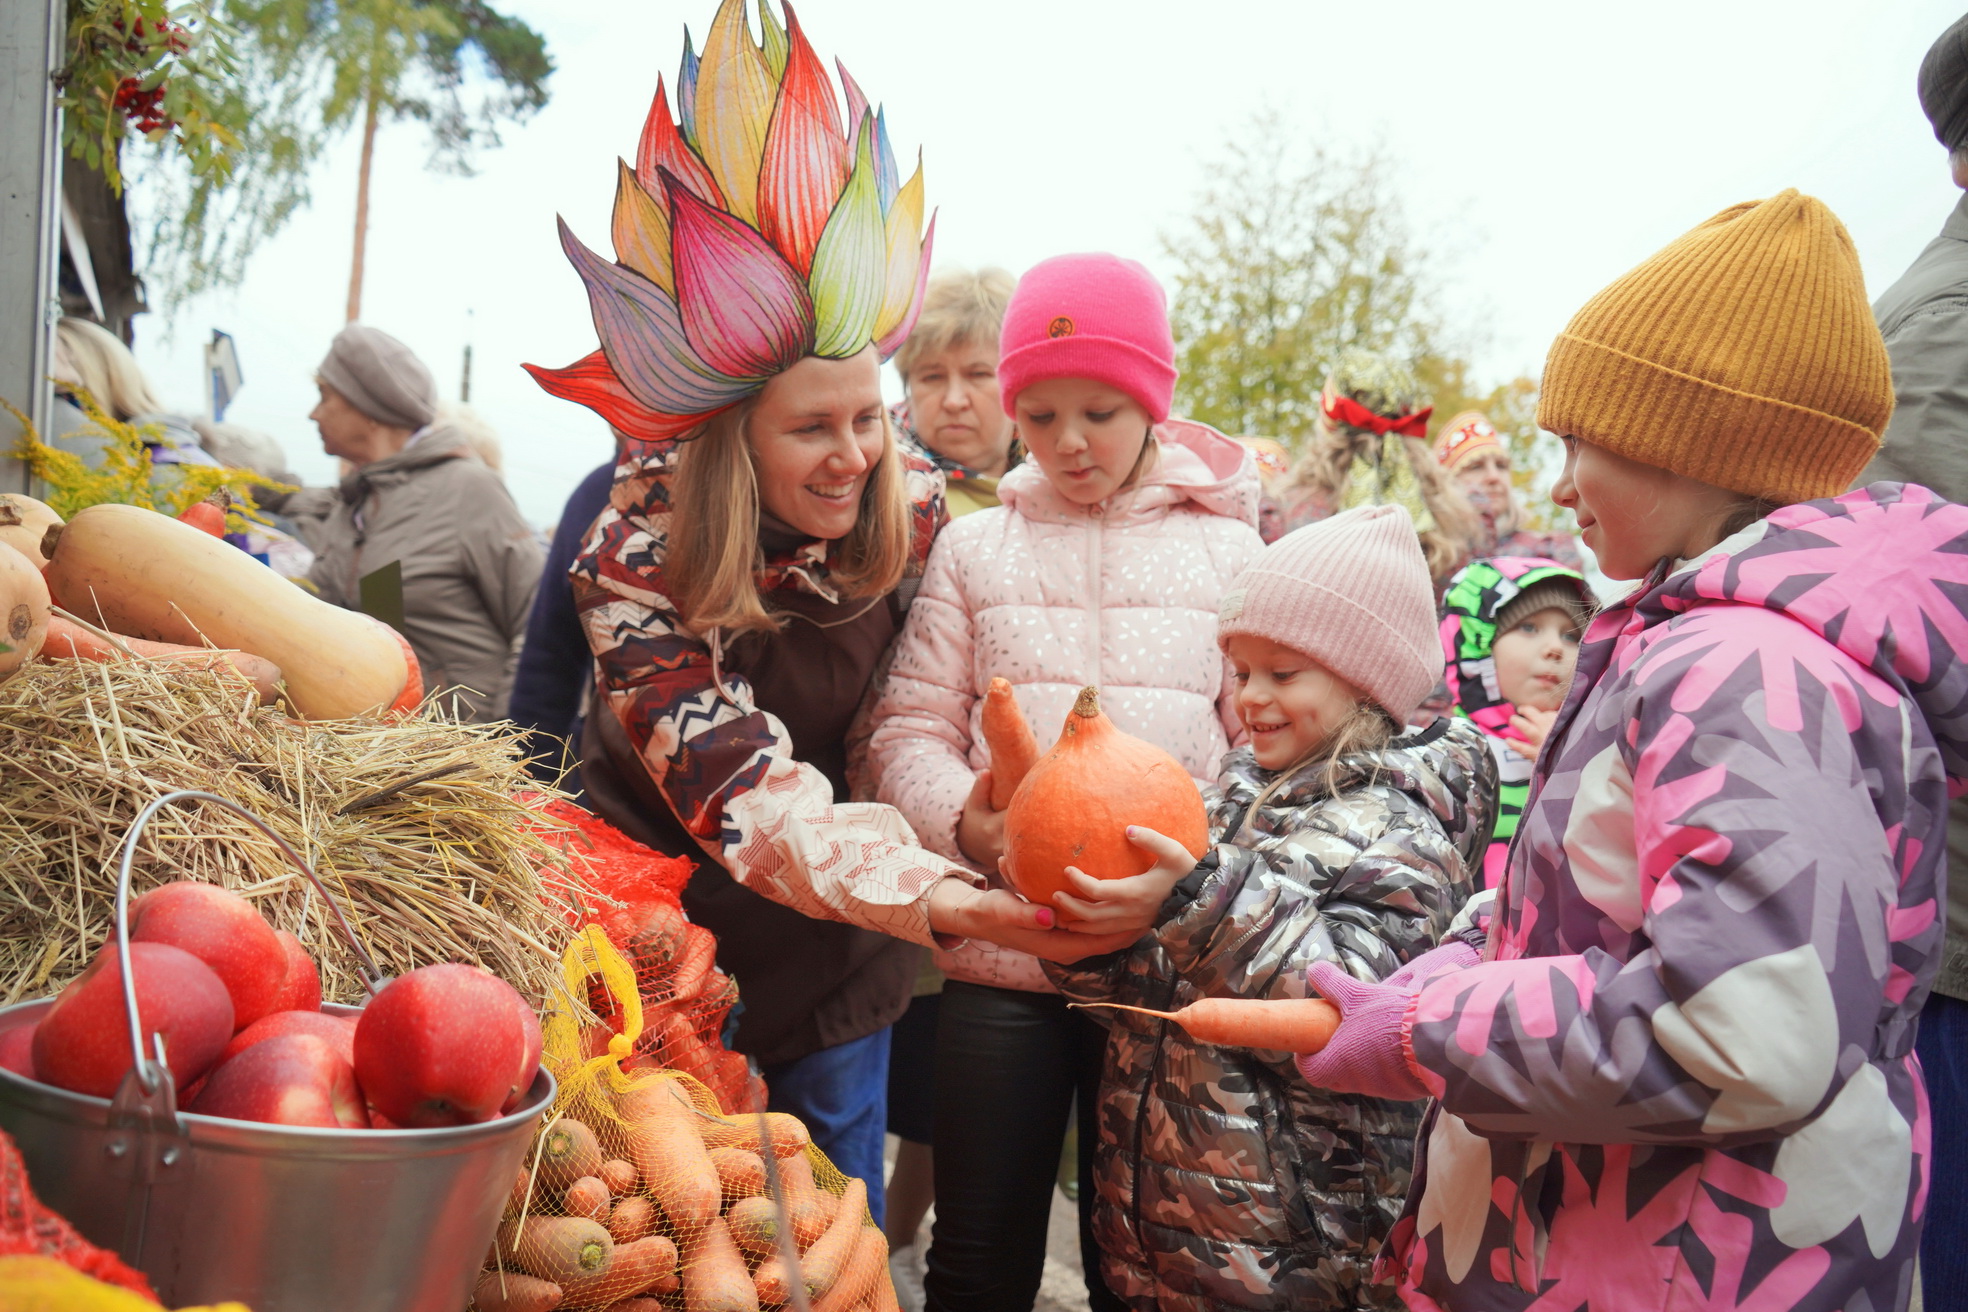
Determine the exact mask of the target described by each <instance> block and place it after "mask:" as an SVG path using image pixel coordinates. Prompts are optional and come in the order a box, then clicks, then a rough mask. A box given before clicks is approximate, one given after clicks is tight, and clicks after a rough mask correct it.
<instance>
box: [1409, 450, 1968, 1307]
mask: <svg viewBox="0 0 1968 1312" xmlns="http://www.w3.org/2000/svg"><path fill="white" fill-rule="evenodd" d="M1964 606H1968V509H1964V508H1962V507H1958V506H1955V505H1952V504H1949V503H1946V502H1942V501H1940V500H1938V499H1937V498H1936V497H1934V495H1933V494H1932V493H1931V492H1928V491H1927V490H1926V489H1925V488H1920V487H1915V486H1912V485H1901V484H1895V483H1877V484H1874V485H1872V486H1871V487H1868V488H1864V489H1861V490H1859V491H1855V492H1850V493H1847V494H1845V495H1844V496H1841V497H1838V498H1836V499H1832V500H1825V501H1814V502H1809V503H1806V504H1803V505H1796V506H1790V507H1786V508H1785V509H1782V510H1779V511H1777V512H1776V513H1775V514H1773V515H1771V516H1770V517H1769V518H1768V519H1767V520H1765V521H1763V522H1762V523H1759V524H1756V525H1753V526H1751V527H1750V528H1748V529H1746V530H1744V531H1743V532H1742V533H1739V534H1737V535H1735V536H1734V537H1732V538H1730V539H1728V540H1727V541H1725V542H1723V543H1722V544H1721V545H1720V546H1718V547H1716V548H1715V549H1714V550H1713V551H1712V552H1710V553H1708V554H1706V555H1704V556H1702V557H1700V558H1698V559H1696V560H1694V561H1690V562H1687V563H1686V564H1683V565H1680V566H1678V567H1676V568H1674V569H1672V571H1671V572H1670V571H1669V570H1668V569H1667V568H1666V567H1663V568H1662V569H1661V570H1660V571H1657V572H1656V574H1655V575H1654V576H1653V577H1652V578H1650V579H1649V580H1648V581H1647V582H1646V584H1645V585H1644V586H1643V587H1642V588H1641V589H1640V590H1639V591H1638V593H1637V594H1636V596H1635V597H1634V598H1632V599H1630V600H1628V601H1626V602H1623V603H1619V604H1616V605H1614V606H1612V607H1610V608H1609V609H1607V610H1606V611H1605V612H1604V613H1602V614H1601V615H1600V616H1599V617H1598V618H1597V619H1596V620H1595V621H1594V622H1593V623H1592V625H1591V627H1590V628H1589V629H1588V630H1587V633H1586V638H1585V642H1584V645H1583V647H1582V648H1581V651H1580V656H1579V667H1578V675H1577V678H1576V680H1575V681H1574V684H1573V688H1572V693H1571V695H1570V697H1569V698H1568V699H1567V700H1566V702H1565V705H1564V707H1563V709H1562V710H1561V711H1560V712H1559V717H1558V722H1557V724H1556V726H1555V727H1554V729H1553V732H1552V735H1551V737H1550V738H1549V739H1548V740H1547V741H1546V743H1545V747H1544V751H1543V753H1542V755H1541V756H1540V758H1539V760H1538V764H1537V767H1536V771H1535V774H1534V776H1533V779H1532V784H1531V788H1532V793H1531V801H1530V805H1529V808H1528V810H1527V811H1526V812H1525V815H1524V820H1523V823H1522V825H1521V826H1520V827H1519V829H1518V832H1517V845H1516V847H1515V848H1514V849H1513V850H1512V852H1511V854H1510V862H1509V865H1508V867H1507V869H1506V872H1505V876H1504V882H1503V885H1502V887H1501V889H1500V890H1499V892H1498V895H1497V905H1496V919H1495V921H1494V923H1493V925H1492V927H1491V930H1490V934H1489V938H1488V944H1487V947H1486V949H1485V953H1484V955H1485V957H1486V958H1490V959H1488V960H1485V961H1484V962H1483V963H1482V964H1480V965H1477V966H1474V967H1472V968H1470V969H1468V970H1464V971H1459V972H1454V973H1451V974H1448V975H1445V976H1437V977H1436V978H1435V979H1433V980H1432V981H1430V982H1429V983H1428V984H1426V985H1425V986H1424V987H1423V988H1422V989H1421V991H1420V992H1419V993H1418V994H1417V995H1416V997H1415V1000H1414V1001H1413V1003H1411V1004H1410V1009H1409V1013H1408V1018H1407V1029H1406V1035H1407V1039H1408V1044H1409V1055H1410V1057H1411V1060H1412V1063H1413V1067H1414V1069H1415V1071H1416V1073H1417V1076H1418V1077H1419V1078H1420V1079H1421V1080H1422V1082H1423V1083H1424V1084H1425V1085H1427V1087H1428V1088H1429V1089H1430V1090H1431V1091H1432V1092H1433V1093H1434V1094H1435V1095H1436V1096H1437V1098H1438V1099H1439V1100H1440V1103H1439V1106H1437V1107H1436V1108H1434V1109H1431V1111H1430V1114H1429V1122H1428V1124H1427V1126H1426V1128H1425V1129H1424V1130H1423V1133H1422V1141H1421V1151H1422V1161H1421V1163H1420V1164H1419V1165H1418V1166H1417V1168H1416V1172H1415V1190H1414V1194H1413V1197H1412V1198H1411V1199H1410V1201H1409V1204H1408V1207H1407V1209H1406V1211H1405V1213H1404V1214H1403V1216H1402V1219H1401V1221H1400V1224H1399V1225H1398V1226H1397V1227H1396V1230H1395V1234H1394V1237H1393V1239H1392V1241H1391V1242H1390V1243H1389V1245H1388V1248H1387V1251H1386V1253H1385V1254H1384V1255H1383V1258H1382V1261H1383V1262H1384V1263H1385V1264H1386V1266H1387V1268H1388V1271H1389V1273H1390V1274H1398V1275H1399V1277H1400V1278H1401V1281H1402V1287H1403V1292H1404V1293H1405V1294H1406V1296H1407V1298H1408V1299H1409V1301H1410V1304H1411V1305H1412V1306H1413V1307H1415V1308H1418V1309H1424V1310H1428V1309H1437V1308H1449V1309H1458V1310H1460V1309H1482V1310H1483V1312H1490V1310H1492V1309H1528V1308H1536V1309H1539V1310H1540V1312H1575V1310H1577V1309H1584V1308H1588V1307H1589V1308H1591V1309H1592V1310H1593V1312H1599V1309H1604V1308H1615V1309H1621V1310H1622V1312H1627V1310H1631V1312H1651V1310H1652V1309H1674V1310H1675V1312H1680V1310H1681V1309H1723V1308H1742V1309H1748V1308H1755V1309H1758V1310H1759V1312H1783V1310H1786V1309H1792V1308H1812V1309H1818V1308H1825V1309H1831V1308H1845V1309H1860V1308H1864V1309H1872V1310H1873V1312H1886V1310H1887V1309H1893V1308H1904V1307H1905V1306H1906V1304H1907V1298H1908V1292H1909V1286H1910V1283H1911V1280H1912V1276H1913V1260H1914V1255H1915V1253H1916V1252H1917V1251H1918V1246H1919V1230H1920V1222H1921V1217H1922V1213H1923V1211H1924V1210H1925V1205H1926V1198H1927V1171H1928V1142H1929V1134H1930V1121H1929V1119H1928V1112H1927V1103H1926V1095H1925V1093H1924V1090H1923V1086H1922V1083H1921V1078H1920V1068H1919V1064H1918V1062H1917V1061H1916V1059H1915V1057H1914V1055H1913V1039H1914V1029H1915V1025H1916V1022H1917V1019H1918V1017H1919V1014H1920V1006H1921V1003H1922V1002H1923V1001H1924V1000H1925V998H1926V996H1927V991H1928V986H1929V984H1930V983H1931V982H1932V980H1933V978H1934V972H1935V969H1936V967H1937V965H1938V962H1939V954H1940V951H1941V928H1942V926H1941V920H1940V917H1939V910H1940V907H1939V903H1938V901H1937V898H1938V897H1939V895H1940V894H1941V891H1942V877H1943V866H1942V863H1943V860H1944V855H1945V850H1946V849H1945V844H1944V841H1943V839H1944V833H1945V824H1946V818H1947V804H1948V797H1949V794H1950V792H1951V791H1958V790H1959V788H1960V787H1961V783H1962V780H1963V778H1964V777H1965V776H1968V665H1964V664H1963V662H1962V660H1961V657H1960V656H1959V655H1958V653H1960V652H1962V651H1964V650H1968V615H1964V613H1963V608H1964Z"/></svg>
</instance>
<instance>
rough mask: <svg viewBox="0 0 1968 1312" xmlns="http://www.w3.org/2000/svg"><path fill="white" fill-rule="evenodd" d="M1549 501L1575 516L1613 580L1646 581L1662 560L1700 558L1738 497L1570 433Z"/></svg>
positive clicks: (1581, 533)
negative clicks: (1643, 579) (1560, 470)
mask: <svg viewBox="0 0 1968 1312" xmlns="http://www.w3.org/2000/svg"><path fill="white" fill-rule="evenodd" d="M1564 443H1565V468H1564V472H1562V473H1561V474H1559V475H1558V481H1557V483H1556V484H1554V485H1553V486H1552V489H1551V499H1552V500H1553V501H1555V502H1557V503H1558V504H1559V505H1561V506H1563V507H1564V508H1565V509H1567V510H1569V511H1571V512H1572V513H1573V514H1574V515H1576V516H1577V517H1578V526H1579V537H1580V539H1581V540H1582V541H1583V542H1584V543H1585V545H1586V546H1588V547H1590V548H1591V549H1592V554H1593V556H1594V557H1595V558H1596V559H1597V560H1598V562H1599V568H1600V569H1601V570H1603V571H1604V572H1605V574H1606V577H1607V578H1610V579H1642V578H1645V577H1647V575H1648V574H1649V573H1650V572H1651V571H1652V570H1653V568H1654V566H1655V565H1657V564H1659V563H1660V562H1661V561H1662V560H1686V559H1688V558H1689V557H1692V556H1699V555H1700V554H1701V553H1702V552H1704V551H1707V550H1708V549H1709V548H1710V547H1712V546H1714V545H1715V544H1716V543H1717V542H1719V541H1721V537H1722V535H1721V525H1722V523H1723V522H1724V521H1725V520H1726V519H1727V518H1728V516H1729V513H1730V512H1731V511H1732V510H1734V509H1735V507H1736V506H1737V505H1738V504H1739V502H1740V498H1738V497H1736V496H1735V494H1733V493H1730V492H1726V491H1724V490H1723V489H1721V488H1719V487H1712V486H1710V485H1709V484H1707V483H1700V482H1697V481H1696V480H1694V479H1692V478H1689V477H1687V476H1686V475H1683V474H1676V473H1672V472H1670V471H1668V470H1665V469H1656V468H1655V467H1654V466H1652V465H1643V464H1641V463H1640V462H1639V461H1638V460H1629V459H1627V458H1626V457H1625V456H1623V455H1619V454H1616V453H1615V452H1612V451H1609V450H1607V449H1606V448H1605V447H1603V446H1594V445H1593V444H1592V443H1590V442H1587V441H1585V440H1584V439H1582V438H1577V437H1567V438H1565V439H1564Z"/></svg>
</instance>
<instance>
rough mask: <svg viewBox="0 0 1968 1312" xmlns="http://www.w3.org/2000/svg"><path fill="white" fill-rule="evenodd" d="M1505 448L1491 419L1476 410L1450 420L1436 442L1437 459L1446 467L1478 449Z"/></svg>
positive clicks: (1473, 453) (1451, 467) (1460, 461)
mask: <svg viewBox="0 0 1968 1312" xmlns="http://www.w3.org/2000/svg"><path fill="white" fill-rule="evenodd" d="M1490 447H1496V448H1497V449H1498V450H1501V449H1502V448H1503V439H1502V438H1501V437H1498V436H1497V430H1496V429H1495V427H1493V426H1492V425H1491V423H1490V421H1489V420H1487V419H1485V418H1484V417H1483V416H1482V415H1480V414H1478V413H1476V412H1475V411H1474V410H1465V411H1463V412H1462V413H1461V414H1459V415H1457V416H1456V417H1455V418H1454V419H1451V420H1450V421H1449V426H1448V428H1447V429H1446V430H1445V431H1444V432H1443V433H1442V436H1441V438H1440V439H1439V440H1438V441H1437V442H1436V443H1435V460H1436V463H1438V464H1440V465H1441V466H1442V467H1443V468H1444V469H1450V470H1453V469H1454V468H1455V467H1456V466H1457V465H1459V464H1461V463H1462V462H1463V461H1465V460H1467V459H1469V457H1471V456H1473V455H1475V454H1476V453H1477V452H1478V451H1483V450H1487V449H1489V448H1490Z"/></svg>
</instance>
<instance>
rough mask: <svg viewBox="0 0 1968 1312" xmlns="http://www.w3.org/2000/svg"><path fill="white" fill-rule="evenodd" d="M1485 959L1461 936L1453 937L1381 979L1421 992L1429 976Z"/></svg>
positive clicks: (1471, 964) (1462, 967) (1399, 987)
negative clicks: (1460, 937)
mask: <svg viewBox="0 0 1968 1312" xmlns="http://www.w3.org/2000/svg"><path fill="white" fill-rule="evenodd" d="M1482 960H1483V954H1482V953H1480V952H1478V951H1477V950H1476V949H1475V948H1472V947H1470V946H1469V944H1467V943H1465V942H1463V941H1462V940H1461V939H1459V938H1452V939H1450V940H1449V941H1448V942H1446V943H1444V944H1442V945H1441V946H1440V947H1435V948H1430V949H1429V950H1428V951H1426V952H1424V953H1422V954H1421V955H1420V956H1418V957H1416V958H1415V959H1414V960H1413V961H1410V962H1409V963H1408V964H1407V965H1405V966H1403V967H1401V968H1400V969H1399V970H1397V971H1395V972H1394V973H1393V974H1392V975H1389V976H1388V977H1387V978H1386V979H1384V980H1382V981H1381V983H1383V984H1385V985H1387V986H1388V987H1389V988H1396V989H1400V990H1401V991H1402V992H1403V993H1419V992H1420V991H1421V986H1422V985H1424V984H1426V983H1427V982H1428V981H1429V979H1430V978H1432V977H1433V976H1435V975H1439V974H1442V973H1444V972H1447V971H1451V970H1468V969H1469V968H1470V967H1471V966H1474V965H1476V964H1477V963H1479V962H1481V961H1482Z"/></svg>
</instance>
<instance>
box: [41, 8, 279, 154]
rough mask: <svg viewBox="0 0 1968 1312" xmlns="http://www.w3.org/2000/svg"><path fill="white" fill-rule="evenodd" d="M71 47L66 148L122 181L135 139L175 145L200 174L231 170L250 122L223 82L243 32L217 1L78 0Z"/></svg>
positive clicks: (66, 71)
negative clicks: (237, 111) (233, 106)
mask: <svg viewBox="0 0 1968 1312" xmlns="http://www.w3.org/2000/svg"><path fill="white" fill-rule="evenodd" d="M65 51H66V58H65V59H64V61H63V63H62V66H61V67H60V68H58V69H56V70H55V87H56V91H57V97H58V103H59V104H60V107H61V111H62V147H63V149H64V150H66V151H67V152H68V153H69V154H70V155H72V156H74V157H75V158H76V159H79V160H81V161H83V162H84V163H86V164H87V165H88V166H89V167H90V168H92V169H96V170H98V171H100V172H101V173H102V175H103V176H104V177H105V178H107V179H108V180H109V185H110V187H111V189H112V190H114V191H116V192H118V193H120V192H121V191H122V190H123V172H122V167H121V154H122V147H123V143H124V142H126V141H130V140H132V139H134V140H138V141H145V142H150V143H152V144H155V145H168V146H169V147H170V148H171V149H172V150H173V151H175V152H176V153H177V154H179V155H181V156H182V157H183V159H184V161H185V164H186V167H187V168H188V169H189V170H190V171H191V172H192V173H193V174H194V175H197V176H200V177H207V178H213V179H217V180H221V181H222V180H223V179H225V178H227V177H229V176H230V175H231V173H232V171H233V169H234V168H235V166H236V164H237V162H238V161H237V149H238V146H239V144H240V138H239V127H240V123H239V121H238V119H237V118H236V117H235V116H234V115H233V114H232V113H231V112H230V106H229V105H228V104H227V103H226V96H225V94H224V92H223V90H222V88H223V86H224V84H225V83H226V81H227V80H228V79H231V78H233V77H234V76H236V74H237V65H236V62H235V59H234V56H233V32H232V30H231V28H230V27H228V26H227V24H226V23H225V22H224V21H223V20H221V19H220V18H219V17H218V16H217V15H215V14H214V13H213V9H212V5H211V4H210V3H208V2H207V0H189V2H187V3H175V4H174V3H172V2H171V0H68V27H67V32H66V45H65Z"/></svg>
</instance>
